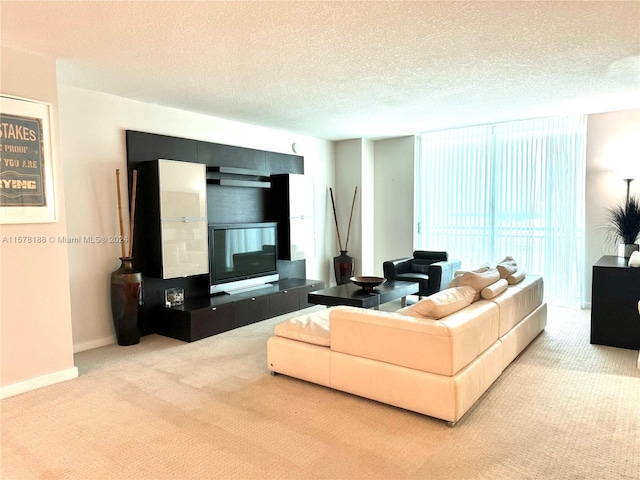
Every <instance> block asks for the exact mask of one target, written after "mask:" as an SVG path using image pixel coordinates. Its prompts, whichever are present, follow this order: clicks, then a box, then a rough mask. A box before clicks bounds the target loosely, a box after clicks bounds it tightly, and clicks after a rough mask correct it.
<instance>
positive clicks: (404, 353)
mask: <svg viewBox="0 0 640 480" xmlns="http://www.w3.org/2000/svg"><path fill="white" fill-rule="evenodd" d="M498 317H499V309H498V307H497V306H496V305H495V304H494V303H492V302H488V301H479V302H476V303H474V304H472V305H469V306H468V307H466V308H464V309H463V310H460V311H458V312H456V313H454V314H452V315H449V316H447V317H445V318H443V319H441V320H432V319H427V318H415V317H409V316H405V315H402V314H400V313H395V312H381V311H377V310H366V309H361V308H355V307H336V308H334V309H332V310H331V313H330V315H329V318H330V324H331V326H330V331H331V350H333V351H336V352H341V353H346V354H350V355H357V356H359V357H364V358H370V359H373V360H379V361H382V362H386V363H391V364H394V365H399V366H403V367H407V368H413V369H416V370H422V371H425V372H431V373H436V374H440V375H448V376H452V375H455V374H456V373H457V372H458V371H460V370H461V369H463V368H464V367H465V366H466V365H468V364H469V363H470V362H471V361H472V360H473V359H474V358H476V357H477V356H478V355H479V354H480V353H482V352H483V351H484V350H486V349H487V348H488V347H489V346H491V345H492V344H493V343H495V342H496V340H497V339H498V324H499V318H498Z"/></svg>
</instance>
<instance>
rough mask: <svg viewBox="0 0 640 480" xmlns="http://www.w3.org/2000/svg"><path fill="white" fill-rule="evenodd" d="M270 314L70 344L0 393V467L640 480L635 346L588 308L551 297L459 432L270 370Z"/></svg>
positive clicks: (154, 475) (100, 473)
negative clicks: (176, 331)
mask: <svg viewBox="0 0 640 480" xmlns="http://www.w3.org/2000/svg"><path fill="white" fill-rule="evenodd" d="M279 320H281V319H272V320H268V321H265V322H261V323H259V324H256V325H252V326H248V327H245V328H241V329H238V330H235V331H232V332H227V333H224V334H222V335H218V336H215V337H212V338H209V339H205V340H201V341H199V342H194V343H191V344H188V343H183V342H180V341H177V340H172V339H169V338H165V337H161V336H157V335H152V336H148V337H144V338H143V340H142V342H141V343H140V344H139V345H136V346H131V347H118V346H115V345H114V346H108V347H103V348H99V349H95V350H92V351H88V352H83V353H80V354H78V355H76V365H77V366H78V368H79V370H80V377H79V378H78V379H76V380H72V381H68V382H64V383H61V384H57V385H54V386H51V387H47V388H43V389H40V390H37V391H33V392H29V393H26V394H23V395H19V396H16V397H12V398H8V399H5V400H3V401H2V424H1V426H2V432H1V433H2V437H1V442H2V457H1V460H2V463H1V464H0V469H1V470H0V471H1V474H2V475H1V476H2V479H7V480H23V479H47V480H49V479H172V480H173V479H253V478H264V479H287V478H300V479H314V478H338V479H360V478H361V479H404V478H407V479H598V480H601V479H616V480H619V479H634V480H638V479H640V371H639V370H638V369H637V368H636V362H637V356H638V352H637V351H633V350H625V349H617V348H611V347H602V346H595V345H590V344H589V312H583V311H579V310H569V309H561V308H550V310H549V325H548V327H547V329H546V330H545V332H543V333H542V334H541V335H540V336H539V337H538V338H537V339H536V340H535V341H534V343H533V344H532V345H531V346H530V347H529V348H528V349H527V350H525V352H524V353H523V354H522V355H521V356H520V357H519V358H518V359H516V361H515V362H514V363H513V364H512V365H511V366H510V367H509V368H508V369H507V370H506V371H505V372H504V373H503V375H502V376H501V377H500V378H499V379H498V381H497V382H496V383H495V384H494V385H493V386H492V387H491V388H490V389H489V390H488V391H487V392H486V394H485V395H484V396H483V397H482V398H481V399H480V401H479V402H478V403H477V404H476V405H475V406H474V408H472V409H471V410H470V411H469V412H468V413H467V415H466V416H465V417H464V418H463V419H462V420H461V421H460V422H459V423H458V424H457V425H456V426H455V427H454V428H449V427H447V426H446V424H445V423H444V422H441V421H439V420H435V419H432V418H429V417H425V416H422V415H419V414H415V413H411V412H407V411H404V410H401V409H398V408H394V407H390V406H386V405H382V404H379V403H376V402H373V401H370V400H366V399H362V398H359V397H355V396H352V395H348V394H345V393H341V392H337V391H333V390H330V389H328V388H324V387H320V386H316V385H313V384H309V383H305V382H303V381H299V380H295V379H292V378H288V377H285V376H281V375H279V376H275V377H272V376H270V375H269V373H268V371H267V369H266V367H265V364H266V360H265V356H266V347H265V342H266V340H267V338H268V337H269V336H270V334H271V332H272V331H273V326H274V325H275V323H276V322H277V321H279Z"/></svg>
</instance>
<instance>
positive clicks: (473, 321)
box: [267, 274, 547, 426]
mask: <svg viewBox="0 0 640 480" xmlns="http://www.w3.org/2000/svg"><path fill="white" fill-rule="evenodd" d="M504 283H507V281H506V280H504V279H503V280H501V282H495V284H493V285H489V286H485V287H480V288H477V289H476V291H474V290H473V289H471V290H469V287H468V286H464V287H456V288H453V289H449V290H443V291H442V292H438V293H436V294H434V295H431V296H430V297H427V298H426V299H423V300H422V301H421V302H419V303H418V304H416V305H414V306H411V307H406V308H404V309H401V310H398V311H397V312H383V311H378V310H366V309H360V308H354V307H331V308H328V309H326V310H322V311H317V312H314V313H311V314H307V315H301V316H298V317H294V318H291V319H289V320H286V321H284V322H282V323H280V324H279V325H277V326H276V328H275V330H274V336H273V337H271V338H269V340H268V342H267V362H268V368H269V370H271V372H272V374H275V373H281V374H284V375H288V376H291V377H296V378H299V379H302V380H306V381H309V382H313V383H317V384H320V385H324V386H326V387H330V388H334V389H337V390H342V391H344V392H349V393H352V394H355V395H359V396H362V397H366V398H370V399H373V400H377V401H379V402H383V403H387V404H390V405H395V406H397V407H401V408H405V409H407V410H412V411H415V412H419V413H422V414H425V415H429V416H432V417H436V418H439V419H442V420H445V421H447V422H449V425H451V426H453V425H454V424H455V423H456V422H457V421H458V420H460V418H462V416H463V415H464V414H465V413H466V412H467V411H468V410H469V408H471V406H472V405H473V404H474V403H475V402H476V401H477V400H478V399H479V398H480V396H481V395H482V394H483V393H484V392H485V391H486V390H487V389H488V388H489V386H490V385H491V384H492V383H493V382H494V381H495V380H496V379H497V378H498V377H499V376H500V374H501V373H502V371H503V370H504V369H505V368H506V367H507V366H508V365H509V364H510V363H511V362H512V361H513V360H514V359H515V358H516V357H517V356H518V355H519V354H520V352H522V351H523V350H524V349H525V347H526V346H527V345H528V344H529V343H530V342H531V341H532V340H533V339H534V338H535V337H536V336H537V335H538V334H539V333H540V332H541V331H542V330H543V329H544V328H545V326H546V321H547V308H546V304H545V303H544V302H543V291H544V288H543V279H542V277H540V276H538V275H524V274H523V275H522V278H521V281H519V283H517V284H514V285H509V286H508V287H507V286H505V285H504ZM513 283H515V282H513ZM497 284H500V285H501V286H500V288H496V285H497ZM465 289H466V290H465ZM485 293H486V295H485ZM469 294H470V295H471V296H472V297H473V298H472V299H471V300H469V299H468V298H466V297H468V295H469ZM474 294H475V295H474ZM478 294H482V297H487V298H488V299H485V298H482V297H480V299H479V300H478V299H477V298H478V296H479V295H478ZM461 295H462V296H465V300H464V301H460V300H459V297H460V296H461ZM465 305H466V306H465ZM424 307H426V310H429V311H430V313H431V317H434V316H435V317H438V316H439V317H441V318H438V319H435V318H425V317H424V316H423V315H422V314H419V313H418V314H417V313H416V311H419V310H420V308H422V309H423V310H424V309H425V308H424ZM454 310H457V311H454ZM434 312H435V313H434ZM451 312H452V313H451Z"/></svg>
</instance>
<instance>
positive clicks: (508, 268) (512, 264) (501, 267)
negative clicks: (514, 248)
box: [496, 257, 518, 278]
mask: <svg viewBox="0 0 640 480" xmlns="http://www.w3.org/2000/svg"><path fill="white" fill-rule="evenodd" d="M496 269H497V270H498V272H500V278H507V277H508V276H509V275H511V274H513V273H515V272H516V271H517V270H518V265H517V264H516V261H515V260H514V259H513V258H512V257H504V259H503V260H502V261H501V262H500V263H499V264H498V265H497V266H496Z"/></svg>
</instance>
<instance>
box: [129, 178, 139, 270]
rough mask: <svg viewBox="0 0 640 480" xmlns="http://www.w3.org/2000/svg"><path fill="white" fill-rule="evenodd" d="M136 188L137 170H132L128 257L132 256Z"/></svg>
mask: <svg viewBox="0 0 640 480" xmlns="http://www.w3.org/2000/svg"><path fill="white" fill-rule="evenodd" d="M137 188H138V170H134V171H133V187H132V189H131V211H130V212H129V258H133V226H134V220H135V215H136V191H137Z"/></svg>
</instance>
